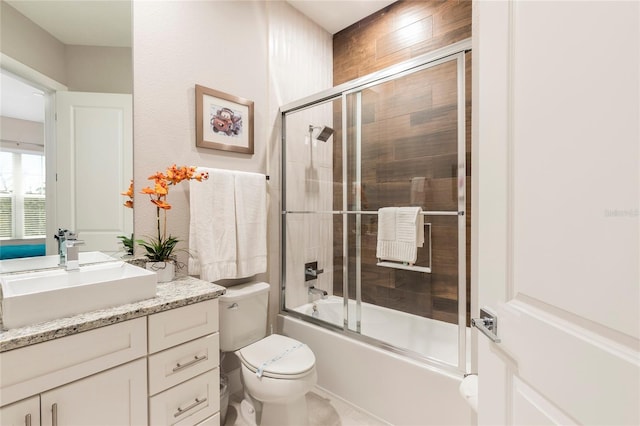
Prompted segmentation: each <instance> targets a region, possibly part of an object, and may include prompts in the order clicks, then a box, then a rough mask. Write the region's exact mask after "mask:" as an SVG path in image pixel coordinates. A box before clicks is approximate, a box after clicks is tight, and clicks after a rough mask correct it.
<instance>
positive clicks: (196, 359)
mask: <svg viewBox="0 0 640 426" xmlns="http://www.w3.org/2000/svg"><path fill="white" fill-rule="evenodd" d="M207 358H208V356H207V355H200V356H198V355H196V356H194V357H193V359H192V360H191V361H188V362H185V363H184V364H180V363H179V362H177V363H176V366H175V367H173V372H174V373H175V372H176V371H180V370H182V369H183V368H187V367H189V366H191V365H193V364H195V363H197V362H200V361H205V360H206V359H207Z"/></svg>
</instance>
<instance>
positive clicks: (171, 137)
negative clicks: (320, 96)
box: [133, 1, 332, 323]
mask: <svg viewBox="0 0 640 426" xmlns="http://www.w3.org/2000/svg"><path fill="white" fill-rule="evenodd" d="M133 19H134V24H133V46H134V52H133V53H134V54H133V57H134V61H133V65H134V169H135V172H134V176H135V182H136V185H137V188H136V189H137V190H138V191H139V189H140V188H141V187H142V186H143V185H146V183H147V180H146V178H147V177H148V176H149V175H151V174H153V173H155V172H156V171H159V170H163V169H164V168H166V167H167V166H169V165H171V164H173V163H177V164H179V165H180V164H187V165H198V166H207V167H216V168H225V169H233V170H242V171H251V172H259V173H266V174H269V175H270V177H271V180H270V181H269V183H268V193H269V225H268V233H269V242H268V252H269V273H268V274H267V275H266V276H261V277H258V278H259V279H264V280H268V281H269V282H270V283H271V284H272V286H273V288H272V292H271V300H270V316H271V318H272V319H274V318H275V312H277V310H278V295H279V291H278V288H279V285H278V284H279V267H280V263H279V262H280V261H279V239H280V229H279V224H280V214H279V209H280V191H279V188H280V179H279V174H280V173H279V170H280V161H279V158H280V121H279V113H278V108H279V106H280V105H282V104H283V103H286V102H289V101H291V100H295V99H298V98H300V97H303V96H306V95H309V94H312V93H314V92H317V91H320V90H323V89H326V88H328V87H330V86H331V81H332V79H331V74H332V39H331V35H330V34H328V33H327V32H325V31H324V30H322V29H321V28H319V27H318V26H317V25H316V24H314V23H313V22H311V21H310V20H309V19H307V18H306V17H304V16H303V15H302V14H300V13H299V12H297V11H296V10H295V9H293V8H292V7H291V6H289V5H288V4H287V3H285V2H283V1H273V2H244V1H243V2H237V1H216V2H138V1H136V2H134V5H133ZM196 84H200V85H202V86H206V87H209V88H212V89H216V90H220V91H222V92H226V93H229V94H232V95H236V96H240V97H243V98H246V99H250V100H252V101H254V108H255V111H254V113H255V127H254V129H255V130H254V131H255V134H254V151H255V153H254V154H253V155H247V154H238V153H230V152H224V151H218V150H211V149H204V148H196V147H195V89H194V88H195V85H196ZM181 185H182V186H179V187H175V188H172V189H171V191H170V193H169V196H168V202H169V203H170V204H172V205H173V208H172V210H170V211H169V213H168V215H169V216H168V230H169V231H170V233H171V234H172V235H174V236H177V237H179V238H180V239H181V240H183V244H182V247H184V248H186V247H188V244H187V237H188V230H189V206H188V200H189V197H188V184H181ZM135 203H136V208H135V232H136V235H137V236H138V237H140V236H145V235H153V233H154V226H155V219H154V218H155V209H154V208H152V206H151V204H150V202H149V201H148V198H145V196H143V195H140V194H136V199H135ZM180 259H181V260H182V261H183V262H184V261H185V259H186V255H184V254H183V255H182V256H181V258H180ZM270 323H271V321H270Z"/></svg>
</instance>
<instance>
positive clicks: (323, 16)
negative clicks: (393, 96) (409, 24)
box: [0, 0, 395, 121]
mask: <svg viewBox="0 0 640 426" xmlns="http://www.w3.org/2000/svg"><path fill="white" fill-rule="evenodd" d="M4 1H6V3H8V4H9V5H11V6H12V7H13V8H15V9H16V10H17V11H18V12H20V13H21V14H23V15H24V16H26V17H27V18H29V19H30V20H31V21H33V22H35V23H36V24H37V25H39V26H40V27H42V28H43V29H44V30H45V31H47V32H48V33H49V34H51V35H52V36H54V37H55V38H56V39H58V40H60V41H61V42H62V43H64V44H69V45H89V46H118V47H130V46H131V38H132V37H131V2H129V1H115V0H110V1H103V0H75V1H74V0H4ZM394 1H395V0H287V2H288V3H289V4H290V5H291V6H293V7H294V8H296V9H297V10H299V11H300V12H301V13H303V14H304V15H306V16H307V17H309V19H311V20H312V21H314V22H315V23H316V24H318V25H320V26H321V27H322V28H324V29H325V30H327V32H329V33H330V34H335V33H337V32H338V31H340V30H342V29H344V28H346V27H348V26H350V25H352V24H354V23H356V22H358V21H360V20H361V19H363V18H365V17H367V16H369V15H371V14H372V13H374V12H377V11H378V10H380V9H382V8H384V7H386V6H388V5H389V4H391V3H393V2H394ZM0 86H1V87H2V102H0V105H1V106H2V111H1V113H2V115H4V116H7V117H14V118H22V119H24V120H31V121H43V120H44V100H43V98H42V92H41V91H39V90H37V89H34V88H33V87H30V86H28V85H26V84H24V83H23V82H22V81H20V80H16V79H14V78H11V77H9V76H7V75H5V74H4V73H3V74H2V77H1V81H0ZM34 93H39V94H34ZM8 99H11V102H9V101H8Z"/></svg>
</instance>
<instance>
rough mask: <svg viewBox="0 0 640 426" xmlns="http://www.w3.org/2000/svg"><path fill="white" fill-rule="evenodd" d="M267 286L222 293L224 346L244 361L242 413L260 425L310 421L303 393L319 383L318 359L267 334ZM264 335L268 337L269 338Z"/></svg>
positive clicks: (295, 343)
mask: <svg viewBox="0 0 640 426" xmlns="http://www.w3.org/2000/svg"><path fill="white" fill-rule="evenodd" d="M268 300H269V284H267V283H263V282H259V283H249V284H242V285H237V286H234V287H229V288H227V292H226V294H224V295H223V296H220V298H219V302H220V350H221V351H223V352H231V351H235V354H236V355H237V356H238V358H239V359H240V362H241V364H242V366H241V376H242V382H243V384H244V392H245V400H244V401H242V404H241V413H240V415H241V416H242V417H243V418H244V419H245V421H248V422H250V423H251V422H255V423H256V424H259V425H261V426H270V425H278V426H287V425H290V426H304V425H307V424H308V423H309V418H308V414H307V402H306V399H305V394H306V393H307V392H308V391H309V390H311V389H312V388H313V386H314V385H315V384H316V381H317V377H318V376H317V373H316V358H315V356H314V355H313V352H311V349H309V347H307V346H306V345H305V344H303V343H300V342H298V341H297V340H294V339H291V338H289V337H286V336H281V335H278V334H272V335H269V336H266V334H267V332H266V329H267V304H268ZM265 336H266V337H265Z"/></svg>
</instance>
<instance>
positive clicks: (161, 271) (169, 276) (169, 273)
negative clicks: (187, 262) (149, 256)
mask: <svg viewBox="0 0 640 426" xmlns="http://www.w3.org/2000/svg"><path fill="white" fill-rule="evenodd" d="M146 268H147V270H149V271H154V272H155V273H156V274H158V282H159V283H168V282H169V281H173V279H174V278H175V276H176V264H175V262H172V261H169V262H147V264H146Z"/></svg>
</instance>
